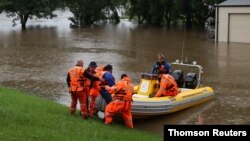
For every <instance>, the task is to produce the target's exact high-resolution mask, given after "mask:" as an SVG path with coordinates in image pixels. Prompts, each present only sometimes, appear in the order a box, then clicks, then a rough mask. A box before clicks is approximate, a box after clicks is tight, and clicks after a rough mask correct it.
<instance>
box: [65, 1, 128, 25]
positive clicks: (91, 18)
mask: <svg viewBox="0 0 250 141" xmlns="http://www.w3.org/2000/svg"><path fill="white" fill-rule="evenodd" d="M125 4H126V0H74V1H72V0H67V6H68V7H69V9H70V11H71V12H72V13H73V15H74V16H73V17H70V18H69V19H70V21H71V22H72V23H71V27H84V26H87V25H92V24H94V23H95V22H98V21H100V20H106V19H114V20H115V22H116V23H119V22H120V17H119V15H118V9H119V7H120V6H122V5H125Z"/></svg>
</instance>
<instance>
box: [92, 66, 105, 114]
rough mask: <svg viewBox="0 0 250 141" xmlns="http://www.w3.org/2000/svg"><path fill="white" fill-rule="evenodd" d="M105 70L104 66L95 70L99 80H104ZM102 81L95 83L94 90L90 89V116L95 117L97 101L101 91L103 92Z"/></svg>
mask: <svg viewBox="0 0 250 141" xmlns="http://www.w3.org/2000/svg"><path fill="white" fill-rule="evenodd" d="M103 68H104V66H99V67H97V68H96V70H95V72H96V73H95V76H97V77H99V78H102V71H103ZM101 83H102V82H101V81H100V80H98V81H94V82H93V86H92V88H91V89H90V92H89V95H90V98H91V100H90V104H89V114H90V116H93V115H94V114H95V113H96V112H97V110H96V108H95V100H96V98H97V97H98V96H99V95H100V90H101V86H100V85H101Z"/></svg>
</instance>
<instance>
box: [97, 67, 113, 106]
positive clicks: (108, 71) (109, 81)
mask: <svg viewBox="0 0 250 141" xmlns="http://www.w3.org/2000/svg"><path fill="white" fill-rule="evenodd" d="M103 70H104V71H105V73H104V74H103V77H102V78H103V79H104V81H105V83H106V85H108V86H109V87H112V86H113V85H115V78H114V76H113V75H112V70H113V67H112V66H111V65H109V64H108V65H106V66H105V67H104V69H103ZM100 93H101V96H102V97H103V98H104V100H105V102H106V103H107V104H109V103H110V102H111V101H112V96H111V94H110V93H109V92H108V91H107V90H105V89H102V90H101V91H100Z"/></svg>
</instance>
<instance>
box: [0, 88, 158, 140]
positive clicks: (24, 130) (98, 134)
mask: <svg viewBox="0 0 250 141" xmlns="http://www.w3.org/2000/svg"><path fill="white" fill-rule="evenodd" d="M0 127H1V128H0V140H1V141H14V140H18V141H33V140H36V141H162V140H163V137H161V136H159V135H155V134H152V133H148V132H145V131H140V130H138V129H128V128H126V127H125V126H123V125H118V124H112V125H111V126H106V125H104V124H103V123H102V121H101V120H100V119H97V118H94V119H87V120H83V119H82V118H81V117H80V116H79V115H78V114H76V115H75V116H71V115H69V113H68V107H66V106H64V105H61V104H58V103H56V102H52V101H49V100H47V99H43V98H40V97H36V96H32V95H29V94H27V93H24V92H21V91H18V90H15V89H10V88H6V87H2V86H0Z"/></svg>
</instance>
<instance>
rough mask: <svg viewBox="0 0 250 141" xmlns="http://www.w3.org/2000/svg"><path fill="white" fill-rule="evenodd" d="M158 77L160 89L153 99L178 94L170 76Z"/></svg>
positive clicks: (162, 75) (161, 75) (175, 84)
mask: <svg viewBox="0 0 250 141" xmlns="http://www.w3.org/2000/svg"><path fill="white" fill-rule="evenodd" d="M159 77H161V82H160V88H159V90H158V92H157V93H156V94H155V97H162V96H175V95H177V94H178V87H177V83H176V82H175V80H174V78H173V76H171V75H170V74H160V75H159Z"/></svg>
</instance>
